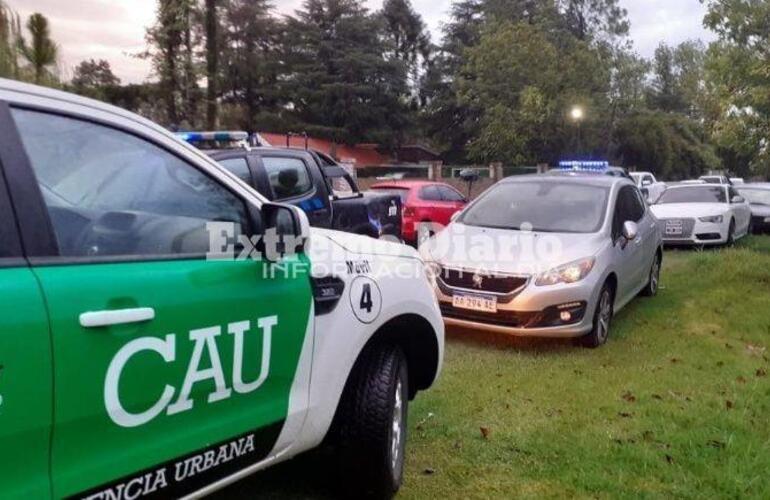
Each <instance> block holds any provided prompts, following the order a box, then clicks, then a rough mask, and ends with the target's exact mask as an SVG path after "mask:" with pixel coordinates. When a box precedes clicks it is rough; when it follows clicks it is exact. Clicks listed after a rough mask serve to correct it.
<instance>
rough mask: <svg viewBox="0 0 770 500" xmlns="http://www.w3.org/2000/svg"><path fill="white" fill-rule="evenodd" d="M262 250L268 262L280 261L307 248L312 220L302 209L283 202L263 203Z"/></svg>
mask: <svg viewBox="0 0 770 500" xmlns="http://www.w3.org/2000/svg"><path fill="white" fill-rule="evenodd" d="M261 212H262V227H263V228H264V234H263V237H262V245H261V247H262V248H261V250H262V254H263V256H264V258H265V260H267V261H268V262H278V261H280V260H281V259H283V258H284V257H286V256H289V255H293V254H296V253H299V252H302V251H304V250H305V246H306V244H307V241H308V238H309V237H310V221H309V220H308V218H307V215H306V214H305V212H303V211H302V209H300V208H298V207H295V206H293V205H284V204H281V203H265V204H264V205H262V210H261Z"/></svg>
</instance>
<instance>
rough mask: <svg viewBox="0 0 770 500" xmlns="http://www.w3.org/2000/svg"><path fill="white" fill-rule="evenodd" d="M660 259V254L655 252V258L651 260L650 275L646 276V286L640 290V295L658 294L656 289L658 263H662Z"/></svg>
mask: <svg viewBox="0 0 770 500" xmlns="http://www.w3.org/2000/svg"><path fill="white" fill-rule="evenodd" d="M662 261H663V259H662V258H661V256H660V254H659V253H658V254H655V260H654V261H653V262H652V267H651V268H650V275H649V276H648V278H647V286H645V287H644V289H643V290H642V296H644V297H655V296H656V295H658V289H659V285H660V265H661V264H662Z"/></svg>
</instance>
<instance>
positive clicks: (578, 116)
mask: <svg viewBox="0 0 770 500" xmlns="http://www.w3.org/2000/svg"><path fill="white" fill-rule="evenodd" d="M569 114H570V117H572V120H573V121H574V122H575V125H577V153H578V154H582V150H583V147H582V144H581V142H582V141H581V137H580V122H582V121H583V118H584V117H585V113H584V112H583V108H581V107H580V106H573V107H572V110H571V111H570V113H569Z"/></svg>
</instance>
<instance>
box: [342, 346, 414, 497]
mask: <svg viewBox="0 0 770 500" xmlns="http://www.w3.org/2000/svg"><path fill="white" fill-rule="evenodd" d="M408 407H409V374H408V370H407V364H406V358H405V357H404V353H403V351H402V350H401V348H399V347H398V346H394V345H381V346H376V347H373V348H371V349H368V350H367V351H366V352H365V353H364V354H362V355H361V357H360V359H359V360H358V361H357V362H356V365H355V367H354V368H353V372H352V373H351V376H350V378H349V380H348V382H347V384H346V386H345V392H344V393H343V395H342V401H340V406H339V409H338V410H337V414H336V415H335V417H334V423H333V424H332V436H333V437H332V444H333V446H334V448H335V449H336V452H337V453H336V454H337V457H338V458H339V466H340V473H341V477H340V481H341V486H342V488H343V489H344V491H343V493H345V494H346V495H348V496H350V497H351V498H353V497H355V498H360V497H362V496H365V497H368V498H392V497H393V496H394V495H395V494H396V492H397V491H398V489H399V488H400V487H401V483H402V482H403V477H404V456H405V451H406V422H407V413H408Z"/></svg>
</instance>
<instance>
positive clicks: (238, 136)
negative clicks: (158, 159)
mask: <svg viewBox="0 0 770 500" xmlns="http://www.w3.org/2000/svg"><path fill="white" fill-rule="evenodd" d="M176 136H177V137H179V138H180V139H182V140H183V141H186V142H189V143H196V142H205V141H218V142H239V141H248V140H249V134H248V133H246V132H239V131H216V132H178V133H177V134H176Z"/></svg>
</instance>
